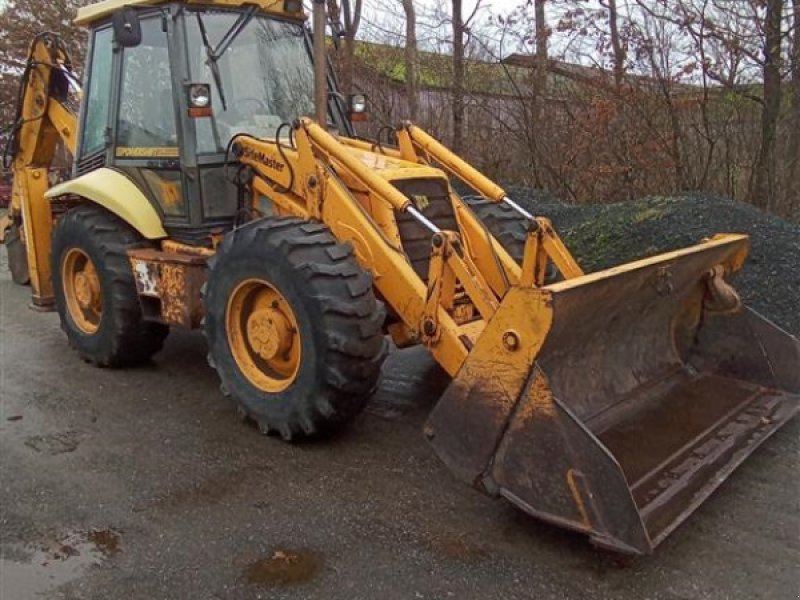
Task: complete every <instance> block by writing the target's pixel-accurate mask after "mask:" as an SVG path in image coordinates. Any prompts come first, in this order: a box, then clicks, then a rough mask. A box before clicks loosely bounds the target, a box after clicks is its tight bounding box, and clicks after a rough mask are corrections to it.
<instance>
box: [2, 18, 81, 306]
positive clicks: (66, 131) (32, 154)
mask: <svg viewBox="0 0 800 600" xmlns="http://www.w3.org/2000/svg"><path fill="white" fill-rule="evenodd" d="M77 85H78V79H77V77H76V76H75V74H74V72H73V70H72V60H71V59H70V56H69V53H68V52H67V50H66V48H65V47H64V46H63V44H62V43H61V41H60V39H59V38H58V36H56V35H55V34H52V33H44V34H40V35H37V36H36V37H35V38H34V40H33V42H32V44H31V46H30V51H29V54H28V60H27V64H26V66H25V70H24V72H23V75H22V83H21V85H20V92H19V98H18V103H17V114H16V117H15V122H14V125H13V129H12V131H11V135H10V138H9V142H8V145H7V147H6V150H5V152H4V156H3V161H4V166H5V167H6V168H9V167H10V168H11V170H12V173H13V175H14V184H13V188H12V196H11V198H12V200H11V205H10V207H9V214H8V216H7V217H6V222H5V223H0V230H2V231H5V230H6V229H7V227H8V226H9V225H11V224H12V223H13V222H14V221H15V220H17V221H18V220H19V219H20V218H21V220H22V225H23V232H24V239H25V247H26V252H27V258H28V266H29V271H30V279H31V287H32V288H33V304H34V306H38V307H43V308H45V307H48V306H50V305H51V304H52V302H53V287H52V282H51V277H50V235H51V230H52V225H53V216H52V213H51V209H50V203H49V201H48V200H47V199H46V198H45V193H46V192H47V189H48V188H49V187H50V183H49V178H48V175H49V170H50V167H51V165H52V163H53V160H54V158H55V156H56V152H57V150H58V146H59V142H61V143H62V144H63V146H64V149H65V150H66V151H67V152H68V153H69V154H70V155H71V156H74V155H75V148H76V141H77V139H76V138H77V124H78V119H77V116H76V115H75V113H74V112H73V111H72V110H71V109H70V108H69V107H68V106H67V103H66V101H67V97H68V95H69V91H70V87H71V86H72V87H77Z"/></svg>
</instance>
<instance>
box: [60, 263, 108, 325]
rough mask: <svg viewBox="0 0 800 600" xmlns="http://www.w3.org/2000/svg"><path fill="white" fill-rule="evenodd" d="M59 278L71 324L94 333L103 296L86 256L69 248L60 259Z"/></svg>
mask: <svg viewBox="0 0 800 600" xmlns="http://www.w3.org/2000/svg"><path fill="white" fill-rule="evenodd" d="M61 277H62V281H63V286H64V299H65V301H66V304H67V310H68V311H69V314H70V316H71V317H72V320H73V322H74V323H75V325H76V326H77V328H78V329H80V330H81V331H82V332H83V333H86V334H90V335H91V334H94V333H96V332H97V330H98V328H99V326H100V321H101V318H102V314H103V293H102V290H101V289H100V277H99V276H98V274H97V269H96V268H95V266H94V263H93V262H92V260H91V258H89V255H88V254H87V253H86V252H84V251H83V250H81V249H80V248H70V249H69V250H68V251H67V252H66V254H65V255H64V258H63V262H62V265H61Z"/></svg>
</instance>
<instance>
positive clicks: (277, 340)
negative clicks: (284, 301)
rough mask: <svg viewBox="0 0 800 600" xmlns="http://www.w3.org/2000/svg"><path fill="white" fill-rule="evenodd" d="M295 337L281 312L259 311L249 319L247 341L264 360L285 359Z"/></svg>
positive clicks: (271, 309) (274, 310) (272, 310)
mask: <svg viewBox="0 0 800 600" xmlns="http://www.w3.org/2000/svg"><path fill="white" fill-rule="evenodd" d="M293 337H294V331H293V330H292V327H291V324H290V323H289V321H288V319H286V317H285V316H284V315H283V314H282V313H281V312H280V310H276V309H273V308H268V309H264V310H258V311H256V312H254V313H253V314H251V315H250V317H249V318H248V319H247V341H248V342H249V343H250V346H251V347H252V348H253V350H254V351H255V352H256V353H257V354H258V355H259V356H260V357H261V358H263V359H264V360H270V359H273V358H276V357H285V356H286V354H287V353H288V352H289V350H290V349H291V347H292V338H293Z"/></svg>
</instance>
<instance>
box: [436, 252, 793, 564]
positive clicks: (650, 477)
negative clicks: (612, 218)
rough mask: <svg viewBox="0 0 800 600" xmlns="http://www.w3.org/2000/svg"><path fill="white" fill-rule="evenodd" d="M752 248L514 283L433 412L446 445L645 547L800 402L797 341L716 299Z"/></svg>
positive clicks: (470, 472) (458, 462) (530, 496)
mask: <svg viewBox="0 0 800 600" xmlns="http://www.w3.org/2000/svg"><path fill="white" fill-rule="evenodd" d="M746 252H747V238H746V237H744V236H722V237H720V238H715V239H713V240H710V241H706V242H704V243H702V244H700V245H698V246H695V247H693V248H688V249H685V250H680V251H677V252H673V253H670V254H665V255H661V256H657V257H654V258H651V259H646V260H643V261H638V262H635V263H631V264H628V265H623V266H621V267H617V268H614V269H610V270H608V271H603V272H600V273H594V274H592V275H587V276H584V277H580V278H576V279H572V280H569V281H564V282H560V283H556V284H553V285H550V286H546V287H544V288H541V289H534V288H521V287H516V288H513V289H512V290H510V291H509V292H508V294H506V296H505V298H504V299H503V301H502V303H501V305H500V307H499V309H498V310H497V312H496V313H495V315H494V317H493V318H492V319H491V321H490V322H489V323H488V324H487V325H486V328H485V330H484V332H483V333H482V334H481V336H480V337H479V338H478V340H477V341H476V343H475V346H474V347H473V349H472V351H471V352H470V355H469V357H468V358H467V360H466V362H465V363H464V365H463V367H462V369H461V370H460V372H459V374H458V376H457V377H456V378H455V379H454V380H453V382H452V383H451V385H450V387H449V388H448V389H447V390H446V392H445V394H444V395H443V397H442V399H441V400H440V401H439V403H438V404H437V405H436V407H435V408H434V410H433V412H432V413H431V416H430V418H429V420H428V423H427V425H426V434H427V435H428V437H429V439H430V440H431V443H432V445H433V447H434V448H435V450H436V452H437V454H438V455H439V456H440V457H441V458H442V460H443V461H444V462H445V463H446V464H447V465H448V466H449V467H450V468H451V470H453V472H454V473H455V474H456V475H457V476H458V477H460V478H461V479H463V480H465V481H467V482H469V483H471V484H474V485H476V486H478V487H479V488H481V489H483V490H485V491H487V492H488V493H491V494H497V495H501V496H503V497H505V498H507V499H508V500H510V501H511V502H512V503H514V504H515V505H517V506H518V507H519V508H521V509H523V510H524V511H526V512H528V513H530V514H532V515H534V516H536V517H540V518H542V519H546V520H548V521H551V522H553V523H555V524H558V525H561V526H563V527H568V528H571V529H575V530H578V531H582V532H585V533H587V534H589V535H590V536H591V539H592V541H593V542H594V543H596V544H598V545H600V546H603V547H606V548H611V549H614V550H618V551H622V552H627V553H632V554H642V553H649V552H650V551H652V550H653V548H655V546H657V545H658V544H659V543H660V542H661V541H663V540H664V538H666V536H667V535H669V533H670V532H672V531H673V530H674V529H675V528H676V527H677V526H678V525H679V524H680V523H681V522H682V521H683V520H684V519H686V517H687V516H688V515H689V514H691V513H692V512H693V511H694V510H695V509H696V508H697V507H698V506H699V505H700V504H701V503H702V502H703V500H705V499H706V498H707V497H708V496H709V494H711V492H712V491H713V490H714V489H715V488H717V487H718V486H719V485H720V484H721V483H722V481H723V480H724V479H725V478H726V477H727V476H728V475H729V474H730V473H731V472H732V471H733V470H734V469H735V468H736V466H737V465H739V464H740V463H741V462H742V461H743V460H744V459H745V458H746V457H747V456H748V455H749V454H751V453H752V452H753V451H754V450H755V449H756V447H758V445H760V444H761V443H762V442H763V441H764V440H765V439H766V438H767V437H769V435H771V434H772V433H773V432H774V431H776V430H777V429H778V428H779V427H780V426H781V425H783V424H784V423H785V422H786V421H788V420H789V419H790V418H791V416H792V415H794V414H795V413H796V412H797V410H798V407H799V406H800V343H798V341H797V340H796V339H795V338H793V337H791V336H790V335H789V334H787V333H785V332H783V331H782V330H780V329H779V328H777V327H776V326H774V325H772V324H771V323H769V322H768V321H766V320H765V319H763V318H762V317H760V316H759V315H758V314H756V313H755V312H753V311H751V310H749V309H747V308H743V307H738V308H734V309H733V310H732V311H730V312H727V313H723V312H720V307H719V305H718V304H716V303H715V301H714V296H713V294H712V293H711V292H712V291H713V290H711V288H710V285H709V279H708V275H707V274H708V273H709V272H711V271H712V269H714V268H715V267H718V266H720V265H722V266H724V267H725V268H726V271H727V272H731V271H735V270H736V269H738V268H739V267H740V266H741V263H742V262H743V260H744V256H745V255H746ZM717 272H720V271H719V270H718V271H717ZM723 287H724V284H723ZM727 308H729V309H730V308H731V306H730V305H728V307H727Z"/></svg>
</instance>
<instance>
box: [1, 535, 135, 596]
mask: <svg viewBox="0 0 800 600" xmlns="http://www.w3.org/2000/svg"><path fill="white" fill-rule="evenodd" d="M119 543H120V536H119V534H118V533H117V532H116V531H113V530H111V529H99V530H96V529H92V530H90V531H88V532H78V533H74V534H71V535H69V536H67V537H65V538H63V539H61V540H57V541H49V542H46V543H43V544H40V545H39V546H38V547H37V548H36V549H34V550H33V551H31V549H30V548H26V547H23V546H17V547H12V548H10V549H9V550H5V549H4V550H3V556H2V558H0V573H1V574H2V575H1V576H0V598H3V599H5V598H8V599H9V600H10V599H12V598H13V599H14V600H41V598H42V594H44V593H46V592H49V591H51V590H53V589H55V588H57V587H59V586H61V585H64V584H65V583H69V582H70V581H73V580H75V579H78V578H79V577H81V576H82V575H83V574H84V573H85V572H86V570H87V569H88V568H89V567H91V566H92V565H98V564H100V563H101V562H103V561H104V560H105V559H106V558H108V557H110V556H113V555H114V554H116V553H117V552H119V551H120V547H119Z"/></svg>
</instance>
